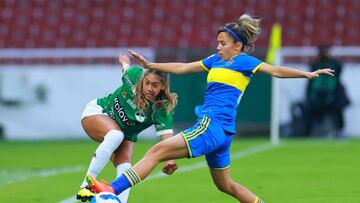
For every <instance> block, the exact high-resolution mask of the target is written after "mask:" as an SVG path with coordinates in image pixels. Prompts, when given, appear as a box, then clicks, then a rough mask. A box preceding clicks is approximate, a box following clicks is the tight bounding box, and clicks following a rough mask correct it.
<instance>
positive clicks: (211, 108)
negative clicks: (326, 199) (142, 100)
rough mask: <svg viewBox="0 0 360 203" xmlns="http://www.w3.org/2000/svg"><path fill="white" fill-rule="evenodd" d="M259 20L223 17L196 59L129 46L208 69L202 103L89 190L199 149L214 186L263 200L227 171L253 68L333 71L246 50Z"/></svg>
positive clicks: (119, 187) (287, 74)
mask: <svg viewBox="0 0 360 203" xmlns="http://www.w3.org/2000/svg"><path fill="white" fill-rule="evenodd" d="M259 23H260V20H259V19H255V18H252V17H250V16H249V15H247V14H244V15H242V16H241V17H240V18H239V20H238V22H237V23H229V24H226V25H225V26H224V27H222V28H220V29H219V31H218V33H217V41H218V45H217V51H218V53H216V54H213V55H211V56H209V57H207V58H205V59H203V60H201V61H196V62H192V63H150V62H149V61H147V60H146V59H145V58H144V57H143V56H141V55H139V54H138V53H135V52H133V51H130V54H131V55H133V56H134V57H135V58H136V59H137V60H138V61H139V62H140V63H141V64H142V65H143V67H145V68H149V69H154V70H159V71H164V72H169V73H174V74H185V73H195V72H200V71H208V72H209V73H208V76H207V83H208V85H207V90H206V93H205V97H204V105H202V106H198V107H196V108H195V113H196V115H197V116H198V122H197V123H196V124H195V125H194V126H193V127H191V128H189V129H186V130H184V131H182V132H180V133H179V134H177V135H176V136H174V137H172V138H169V139H167V140H164V141H162V142H160V143H158V144H156V145H155V146H153V147H152V148H151V149H150V150H149V151H148V152H147V153H146V154H145V156H144V157H143V158H142V159H141V160H140V161H139V162H138V163H137V164H136V165H135V166H134V167H133V168H130V169H128V170H127V171H126V172H125V173H124V174H123V175H122V176H120V177H119V178H117V179H116V180H115V181H113V182H112V183H111V184H110V185H107V184H105V183H103V182H99V181H97V180H96V179H95V178H93V177H92V176H88V177H87V180H88V183H89V185H90V188H91V189H92V190H93V191H94V192H97V193H98V192H102V191H109V192H113V193H115V194H119V193H121V192H122V191H124V190H125V189H127V188H129V187H131V186H134V185H135V184H137V183H138V182H140V181H142V180H144V179H145V178H146V177H147V176H148V175H149V174H150V172H151V171H152V170H153V169H154V168H155V167H156V166H157V165H158V164H159V163H160V162H163V161H166V160H169V159H178V158H184V157H188V158H195V157H199V156H202V155H205V157H206V160H207V164H208V166H209V168H210V173H211V176H212V178H213V181H214V183H215V185H216V186H217V188H218V189H219V190H220V191H222V192H225V193H227V194H229V195H231V196H233V197H234V198H236V199H237V200H238V201H240V202H243V203H263V201H262V200H261V199H260V198H259V197H258V196H256V195H254V194H253V193H252V192H250V191H249V190H248V189H246V188H245V187H244V186H242V185H240V184H238V183H236V182H234V181H233V180H232V179H231V177H230V170H229V166H230V145H231V140H232V135H234V134H235V133H236V131H235V119H236V107H237V106H238V104H239V102H240V99H241V96H242V95H243V93H244V91H245V89H246V87H247V85H248V84H249V82H250V78H251V76H252V75H253V74H254V73H258V72H259V73H266V74H269V75H271V76H274V77H278V78H308V79H314V78H316V77H318V76H319V75H320V74H327V75H333V74H332V72H333V71H332V70H331V69H319V70H317V71H314V72H304V71H299V70H295V69H291V68H287V67H281V66H273V65H270V64H266V63H264V62H261V61H260V60H259V59H257V58H254V57H252V56H249V55H247V54H246V53H248V52H249V51H252V50H253V48H254V42H255V40H256V38H257V37H258V35H259V34H260V27H259Z"/></svg>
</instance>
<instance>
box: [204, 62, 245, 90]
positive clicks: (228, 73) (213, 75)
mask: <svg viewBox="0 0 360 203" xmlns="http://www.w3.org/2000/svg"><path fill="white" fill-rule="evenodd" d="M207 82H208V83H210V82H218V83H222V84H226V85H230V86H232V87H235V88H236V89H239V90H240V91H241V92H244V91H245V89H246V86H247V85H248V84H249V82H250V78H248V77H246V76H244V75H243V74H242V73H240V72H237V71H233V70H230V69H227V68H212V69H211V70H210V72H209V74H208V77H207Z"/></svg>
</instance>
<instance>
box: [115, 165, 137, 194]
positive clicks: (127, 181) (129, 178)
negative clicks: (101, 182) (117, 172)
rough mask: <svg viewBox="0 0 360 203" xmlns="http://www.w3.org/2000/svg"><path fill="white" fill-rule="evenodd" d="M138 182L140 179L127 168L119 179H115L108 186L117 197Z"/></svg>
mask: <svg viewBox="0 0 360 203" xmlns="http://www.w3.org/2000/svg"><path fill="white" fill-rule="evenodd" d="M140 181H141V179H140V177H139V176H138V174H137V173H136V172H135V171H134V169H132V168H129V169H128V170H126V171H125V172H124V173H123V174H122V175H121V176H120V177H118V178H116V179H115V180H114V181H113V182H112V183H111V184H110V185H111V187H112V188H113V189H114V192H115V194H116V195H118V194H120V193H122V192H123V191H124V190H126V189H128V188H129V187H132V186H134V185H136V184H137V183H139V182H140Z"/></svg>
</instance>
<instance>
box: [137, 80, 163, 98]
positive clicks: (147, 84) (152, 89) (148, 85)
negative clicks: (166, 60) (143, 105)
mask: <svg viewBox="0 0 360 203" xmlns="http://www.w3.org/2000/svg"><path fill="white" fill-rule="evenodd" d="M163 89H164V84H163V83H162V82H161V80H160V78H159V76H157V75H156V74H153V73H149V74H147V75H146V76H145V77H144V81H143V85H142V91H143V93H144V96H145V99H147V100H148V101H151V100H153V99H155V98H156V97H157V96H158V95H159V93H160V91H161V90H163Z"/></svg>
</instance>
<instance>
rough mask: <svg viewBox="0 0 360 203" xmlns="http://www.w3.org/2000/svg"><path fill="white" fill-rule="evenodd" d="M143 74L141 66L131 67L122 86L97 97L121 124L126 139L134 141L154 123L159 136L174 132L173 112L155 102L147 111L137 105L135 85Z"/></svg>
mask: <svg viewBox="0 0 360 203" xmlns="http://www.w3.org/2000/svg"><path fill="white" fill-rule="evenodd" d="M142 75H143V70H142V69H141V68H139V67H136V66H132V67H130V68H129V69H127V70H126V71H125V72H124V74H123V76H122V83H123V84H122V86H120V87H119V88H118V89H117V90H115V92H114V93H112V94H110V95H108V96H106V97H103V98H99V99H97V104H98V105H100V106H101V107H102V108H103V109H104V111H105V112H106V113H107V114H108V115H109V116H110V117H111V118H113V119H114V120H115V121H116V123H117V124H118V125H119V126H120V128H121V130H122V131H123V132H124V135H125V139H126V140H130V141H133V142H136V141H137V135H138V134H139V133H140V132H141V131H143V130H144V129H146V128H148V127H149V126H151V125H153V124H154V125H155V129H156V134H157V135H158V136H160V135H164V134H169V133H173V130H172V128H173V126H172V120H173V119H172V112H168V111H167V110H166V108H158V107H156V106H155V105H154V104H151V105H150V106H151V108H149V110H148V111H147V112H143V111H142V110H140V109H139V108H138V107H137V106H136V105H135V103H134V98H135V85H136V82H137V81H138V80H139V79H140V78H141V76H142ZM163 106H166V105H163Z"/></svg>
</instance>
